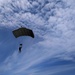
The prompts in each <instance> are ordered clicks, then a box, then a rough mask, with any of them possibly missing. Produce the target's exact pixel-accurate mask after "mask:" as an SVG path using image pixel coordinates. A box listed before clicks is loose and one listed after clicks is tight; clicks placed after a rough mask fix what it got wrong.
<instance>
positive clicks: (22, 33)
mask: <svg viewBox="0 0 75 75" xmlns="http://www.w3.org/2000/svg"><path fill="white" fill-rule="evenodd" d="M12 33H13V35H14V36H15V38H18V37H21V36H30V37H32V38H34V33H33V31H32V30H31V29H28V28H26V27H21V28H18V29H16V30H13V31H12ZM21 48H22V43H20V45H19V52H21Z"/></svg>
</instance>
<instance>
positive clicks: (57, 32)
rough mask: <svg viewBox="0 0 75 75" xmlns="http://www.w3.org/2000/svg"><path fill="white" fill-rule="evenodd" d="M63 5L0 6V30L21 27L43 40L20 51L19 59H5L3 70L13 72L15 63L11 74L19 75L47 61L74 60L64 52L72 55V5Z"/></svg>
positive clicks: (25, 2) (39, 1) (20, 3)
mask: <svg viewBox="0 0 75 75" xmlns="http://www.w3.org/2000/svg"><path fill="white" fill-rule="evenodd" d="M3 2H4V1H3ZM64 2H65V3H64ZM64 2H63V0H62V1H58V2H57V0H56V1H53V0H49V3H47V4H46V3H45V0H43V1H42V0H37V1H32V0H29V2H28V0H20V1H19V0H17V1H16V0H14V2H13V1H12V0H10V1H7V2H6V3H5V2H4V3H5V4H4V5H1V7H0V9H1V12H0V27H1V26H4V27H7V28H8V27H9V28H10V27H11V28H14V27H16V28H17V27H19V26H20V25H23V26H26V27H29V28H31V29H32V30H33V31H34V32H35V35H36V36H38V37H41V39H43V41H40V42H39V43H36V44H35V45H32V47H30V48H28V49H27V50H26V51H27V52H25V51H24V49H23V52H24V53H22V54H23V55H22V54H21V55H22V56H21V55H17V54H15V53H14V54H15V55H12V56H10V57H8V58H7V59H6V61H5V64H6V65H7V66H6V65H4V66H3V65H2V66H3V67H4V68H5V67H9V70H11V69H12V70H13V71H14V70H15V67H14V66H13V65H15V63H17V67H18V69H17V68H16V70H15V71H16V72H18V71H19V70H20V71H19V72H21V71H24V70H27V69H28V68H29V67H31V66H33V65H36V64H38V63H40V62H42V61H45V59H47V58H53V57H59V58H61V59H62V58H63V59H66V60H67V59H68V60H69V58H70V59H72V60H74V59H73V58H74V57H72V56H69V55H68V52H69V53H70V52H71V54H72V52H74V49H75V46H74V45H75V35H74V34H75V30H74V29H75V22H74V20H75V18H74V15H75V8H74V4H73V5H72V3H74V2H75V1H74V0H72V1H69V0H68V1H67V0H64ZM70 2H71V3H70ZM63 5H64V6H63ZM33 11H34V12H33ZM65 53H66V55H65ZM71 54H70V55H71ZM10 59H11V60H10Z"/></svg>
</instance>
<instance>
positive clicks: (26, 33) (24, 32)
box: [13, 27, 34, 38]
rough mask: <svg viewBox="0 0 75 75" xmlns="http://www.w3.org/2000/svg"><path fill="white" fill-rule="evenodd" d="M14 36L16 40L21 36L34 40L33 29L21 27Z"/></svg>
mask: <svg viewBox="0 0 75 75" xmlns="http://www.w3.org/2000/svg"><path fill="white" fill-rule="evenodd" d="M13 34H14V36H15V37H16V38H18V37H20V36H30V37H32V38H34V33H33V31H32V30H31V29H28V28H25V27H21V28H19V29H16V30H14V31H13Z"/></svg>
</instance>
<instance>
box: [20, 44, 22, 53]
mask: <svg viewBox="0 0 75 75" xmlns="http://www.w3.org/2000/svg"><path fill="white" fill-rule="evenodd" d="M21 49H22V44H20V46H19V52H21Z"/></svg>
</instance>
